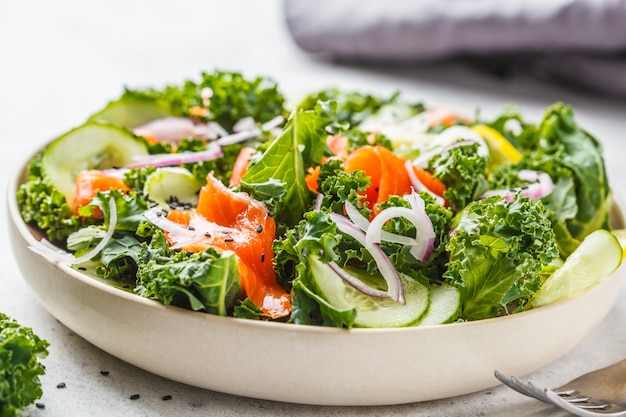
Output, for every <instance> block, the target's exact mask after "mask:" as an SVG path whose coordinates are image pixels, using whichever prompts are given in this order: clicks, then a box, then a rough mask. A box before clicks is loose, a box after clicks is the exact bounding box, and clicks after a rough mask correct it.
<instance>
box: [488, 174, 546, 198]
mask: <svg viewBox="0 0 626 417" xmlns="http://www.w3.org/2000/svg"><path fill="white" fill-rule="evenodd" d="M518 177H519V179H520V180H522V181H528V182H531V184H530V185H528V186H525V187H516V188H509V189H502V190H490V191H487V192H486V193H484V194H483V195H481V196H480V197H479V198H480V199H485V198H487V197H491V196H494V195H499V196H501V197H502V198H504V199H505V200H507V201H509V202H512V201H513V199H514V198H515V196H516V195H517V193H518V192H519V193H521V195H522V197H528V198H530V199H532V200H538V199H540V198H544V197H547V196H548V195H550V194H551V193H552V191H554V182H552V178H550V175H548V174H547V173H545V172H542V171H534V170H530V169H523V170H521V171H520V172H519V173H518Z"/></svg>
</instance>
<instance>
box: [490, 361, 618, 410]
mask: <svg viewBox="0 0 626 417" xmlns="http://www.w3.org/2000/svg"><path fill="white" fill-rule="evenodd" d="M494 374H495V376H496V378H498V379H499V380H500V381H502V383H504V384H505V385H507V386H508V387H510V388H512V389H514V390H515V391H517V392H519V393H521V394H524V395H527V396H529V397H532V398H536V399H538V400H540V401H544V402H546V403H549V404H553V405H556V406H557V407H560V408H562V409H563V410H566V411H569V412H570V413H572V414H574V415H577V416H582V417H591V416H612V417H626V359H624V360H621V361H620V362H617V363H615V364H613V365H610V366H607V367H606V368H602V369H598V370H596V371H593V372H589V373H588V374H585V375H582V376H580V377H578V378H576V379H574V380H572V381H570V382H568V383H567V384H565V385H563V386H562V387H559V388H554V389H549V388H542V387H539V386H537V385H535V384H533V383H532V381H522V380H521V379H520V378H518V377H516V376H515V375H511V376H510V377H507V376H506V375H504V374H503V373H502V372H500V371H498V370H496V371H495V372H494Z"/></svg>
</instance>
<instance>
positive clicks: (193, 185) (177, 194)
mask: <svg viewBox="0 0 626 417" xmlns="http://www.w3.org/2000/svg"><path fill="white" fill-rule="evenodd" d="M202 185H203V184H202V182H201V181H200V180H198V179H197V178H196V177H195V176H194V175H193V174H192V173H191V172H189V170H187V169H185V168H180V167H164V168H158V169H157V170H156V171H154V172H153V173H152V174H150V175H148V178H146V183H145V185H144V189H143V192H144V194H145V195H147V196H149V197H150V199H151V200H154V201H155V202H157V203H158V204H159V205H160V206H162V207H164V208H169V207H171V206H172V205H173V204H174V203H176V202H178V204H185V203H189V204H191V205H192V206H194V207H195V206H197V205H198V192H199V191H200V188H202Z"/></svg>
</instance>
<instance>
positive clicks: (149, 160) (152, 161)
mask: <svg viewBox="0 0 626 417" xmlns="http://www.w3.org/2000/svg"><path fill="white" fill-rule="evenodd" d="M223 155H224V154H223V152H222V149H221V148H220V147H219V146H218V145H217V144H216V143H215V142H211V143H209V145H208V146H207V148H206V151H202V152H184V153H168V154H156V155H140V156H135V157H133V159H135V160H136V161H137V162H135V163H133V164H129V165H126V167H125V168H143V167H146V166H154V167H165V166H173V165H181V164H193V163H196V162H203V161H211V160H213V159H217V158H221V157H222V156H223Z"/></svg>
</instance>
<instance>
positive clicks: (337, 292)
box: [308, 256, 430, 327]
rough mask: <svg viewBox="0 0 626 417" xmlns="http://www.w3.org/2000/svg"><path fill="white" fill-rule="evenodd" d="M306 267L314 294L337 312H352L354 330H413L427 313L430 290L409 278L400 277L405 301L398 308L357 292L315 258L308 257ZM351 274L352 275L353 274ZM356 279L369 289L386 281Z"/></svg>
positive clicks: (380, 286) (395, 304) (371, 278)
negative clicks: (368, 286)
mask: <svg viewBox="0 0 626 417" xmlns="http://www.w3.org/2000/svg"><path fill="white" fill-rule="evenodd" d="M308 263H309V267H310V271H311V277H312V279H313V281H314V285H315V286H316V289H317V293H318V294H319V295H320V296H321V297H322V298H324V299H325V300H326V301H327V302H328V303H329V304H330V305H332V306H333V307H335V308H337V309H339V310H346V309H352V308H353V309H355V310H356V319H355V323H354V324H355V326H357V327H407V326H414V325H416V324H417V323H419V322H420V320H421V319H422V317H423V316H424V315H425V314H426V311H427V310H428V305H429V302H430V291H429V288H428V287H427V286H425V285H423V284H422V283H420V282H418V281H416V280H414V279H412V278H410V277H408V276H404V275H402V274H401V275H400V278H401V280H402V284H403V285H404V297H405V299H406V303H405V304H401V303H396V302H395V301H393V300H391V299H388V298H374V297H370V296H367V295H365V294H363V293H361V292H359V291H357V290H356V289H354V288H353V287H352V286H350V285H349V284H347V283H346V282H345V281H344V280H342V279H341V278H340V277H339V276H337V274H336V273H335V272H334V271H333V270H332V269H331V268H330V266H328V264H325V263H323V262H322V261H320V260H319V258H318V257H317V256H309V258H308ZM350 272H352V273H355V271H353V270H351V271H350ZM358 276H359V278H362V279H363V280H364V281H367V282H368V284H370V285H372V286H374V285H378V286H379V288H381V289H382V288H384V285H385V281H384V280H383V278H382V277H377V276H371V275H368V276H365V275H364V274H359V275H358Z"/></svg>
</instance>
